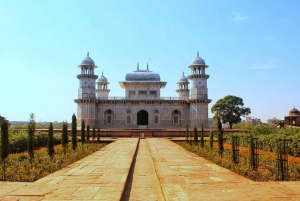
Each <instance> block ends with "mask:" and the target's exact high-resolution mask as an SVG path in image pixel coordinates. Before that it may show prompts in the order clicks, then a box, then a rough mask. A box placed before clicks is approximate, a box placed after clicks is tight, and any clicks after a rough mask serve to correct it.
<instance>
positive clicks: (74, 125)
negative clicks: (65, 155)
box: [72, 114, 77, 151]
mask: <svg viewBox="0 0 300 201" xmlns="http://www.w3.org/2000/svg"><path fill="white" fill-rule="evenodd" d="M76 147H77V119H76V115H75V114H73V115H72V149H73V150H74V151H75V149H76Z"/></svg>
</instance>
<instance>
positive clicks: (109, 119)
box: [106, 115, 112, 124]
mask: <svg viewBox="0 0 300 201" xmlns="http://www.w3.org/2000/svg"><path fill="white" fill-rule="evenodd" d="M111 119H112V118H111V115H108V116H107V120H106V122H107V124H111V123H112V122H111Z"/></svg>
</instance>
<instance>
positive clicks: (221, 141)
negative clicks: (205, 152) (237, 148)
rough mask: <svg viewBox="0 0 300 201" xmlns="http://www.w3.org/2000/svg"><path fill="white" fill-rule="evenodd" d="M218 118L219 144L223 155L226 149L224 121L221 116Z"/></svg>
mask: <svg viewBox="0 0 300 201" xmlns="http://www.w3.org/2000/svg"><path fill="white" fill-rule="evenodd" d="M216 118H217V124H218V144H219V153H220V155H221V157H222V156H223V151H224V145H223V129H222V123H221V119H220V117H216Z"/></svg>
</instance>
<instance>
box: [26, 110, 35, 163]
mask: <svg viewBox="0 0 300 201" xmlns="http://www.w3.org/2000/svg"><path fill="white" fill-rule="evenodd" d="M35 124H36V123H35V117H34V114H33V113H31V114H30V118H29V123H28V139H27V150H28V155H29V158H30V163H31V164H32V162H33V158H34V152H33V151H34V147H33V146H34V133H35Z"/></svg>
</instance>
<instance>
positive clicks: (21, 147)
mask: <svg viewBox="0 0 300 201" xmlns="http://www.w3.org/2000/svg"><path fill="white" fill-rule="evenodd" d="M27 138H28V133H27V132H26V131H16V130H13V131H11V132H10V133H9V153H20V152H24V151H26V150H27ZM47 141H48V134H47V133H45V132H40V131H37V132H35V134H34V148H35V149H38V148H40V147H46V146H47ZM54 144H55V145H57V144H61V134H54Z"/></svg>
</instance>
